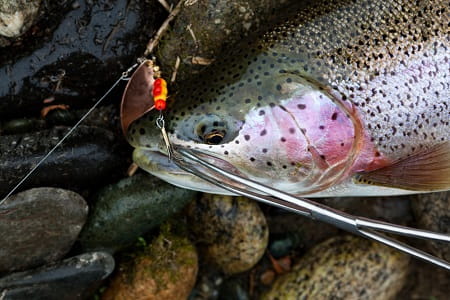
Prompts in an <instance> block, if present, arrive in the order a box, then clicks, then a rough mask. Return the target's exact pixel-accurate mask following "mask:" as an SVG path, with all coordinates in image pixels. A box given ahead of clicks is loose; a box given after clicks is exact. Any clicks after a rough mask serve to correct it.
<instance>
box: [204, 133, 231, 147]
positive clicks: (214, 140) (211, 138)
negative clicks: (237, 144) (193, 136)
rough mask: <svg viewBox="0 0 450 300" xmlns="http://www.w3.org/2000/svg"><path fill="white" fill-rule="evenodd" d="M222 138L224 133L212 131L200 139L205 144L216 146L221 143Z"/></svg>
mask: <svg viewBox="0 0 450 300" xmlns="http://www.w3.org/2000/svg"><path fill="white" fill-rule="evenodd" d="M224 136H225V132H223V131H212V132H210V133H208V134H205V135H204V136H203V138H202V139H203V141H204V142H205V143H207V144H210V145H218V144H220V142H222V141H223V138H224Z"/></svg>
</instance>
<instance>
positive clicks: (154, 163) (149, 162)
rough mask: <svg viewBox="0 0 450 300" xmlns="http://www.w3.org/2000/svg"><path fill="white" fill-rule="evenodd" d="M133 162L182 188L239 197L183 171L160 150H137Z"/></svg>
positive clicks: (134, 152)
mask: <svg viewBox="0 0 450 300" xmlns="http://www.w3.org/2000/svg"><path fill="white" fill-rule="evenodd" d="M133 161H134V162H135V163H136V164H137V165H138V166H139V167H140V168H141V169H143V170H145V171H147V172H149V173H150V174H152V175H153V176H156V177H158V178H160V179H162V180H164V181H166V182H168V183H170V184H173V185H175V186H178V187H181V188H185V189H189V190H194V191H200V192H205V193H211V194H220V195H231V196H235V195H237V194H235V193H232V192H230V191H228V190H226V189H223V188H220V187H218V186H216V185H214V184H211V183H209V182H207V181H205V180H203V179H201V178H200V177H197V176H195V175H193V174H191V173H188V172H186V171H184V170H182V169H181V168H179V167H178V166H177V165H176V164H175V163H174V162H173V161H172V160H169V158H168V157H167V155H165V154H164V153H161V152H159V151H158V150H151V149H145V148H136V149H135V150H134V151H133Z"/></svg>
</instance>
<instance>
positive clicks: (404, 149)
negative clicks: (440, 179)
mask: <svg viewBox="0 0 450 300" xmlns="http://www.w3.org/2000/svg"><path fill="white" fill-rule="evenodd" d="M346 2H348V1H312V3H311V4H310V5H309V7H308V9H307V10H305V11H304V12H300V13H299V14H298V15H297V17H296V18H295V19H294V20H292V21H290V22H288V23H285V24H283V25H281V26H279V27H278V28H276V29H275V30H274V31H272V32H271V33H268V34H266V36H265V39H264V41H263V42H262V43H263V45H264V46H265V47H268V48H269V51H277V52H284V53H289V55H291V56H293V57H299V58H300V59H299V61H300V62H302V63H301V64H300V67H299V70H300V72H301V73H302V75H304V76H305V77H309V78H313V79H314V80H317V81H319V82H320V83H322V84H323V85H324V86H328V87H331V90H330V93H332V94H334V95H338V96H337V97H339V98H340V99H342V100H344V101H351V102H352V103H353V104H354V105H355V106H357V107H359V111H360V113H361V116H362V120H363V123H364V126H365V128H366V129H367V132H368V133H369V134H370V138H371V140H372V141H373V142H374V143H375V144H377V145H378V148H379V150H380V152H382V153H384V154H386V155H388V156H389V157H391V158H394V159H395V158H401V157H405V155H409V154H411V153H413V152H414V151H416V150H418V149H420V148H422V147H429V146H431V145H434V144H436V143H439V142H442V141H448V140H449V139H450V130H449V120H450V100H449V99H450V31H449V22H450V11H449V10H450V2H449V1H442V0H432V1H429V0H428V1H409V0H402V1H393V0H388V1H366V0H362V1H352V2H351V3H347V4H345V3H346ZM355 2H356V3H355ZM336 7H338V8H337V9H336ZM324 12H325V13H324Z"/></svg>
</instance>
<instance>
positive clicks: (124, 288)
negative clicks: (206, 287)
mask: <svg viewBox="0 0 450 300" xmlns="http://www.w3.org/2000/svg"><path fill="white" fill-rule="evenodd" d="M131 257H132V260H129V261H127V262H122V263H121V264H120V265H119V268H118V270H119V271H118V272H117V273H116V275H115V276H114V278H113V279H112V281H111V284H110V286H109V287H108V288H107V290H106V291H105V292H104V293H103V295H102V299H104V300H110V299H136V300H139V299H146V300H152V299H155V300H156V299H186V298H187V297H188V295H189V293H190V292H191V290H192V287H193V286H194V283H195V280H196V276H197V270H198V262H197V260H198V259H197V253H196V250H195V247H194V245H193V244H192V243H191V242H190V241H189V240H188V239H187V238H186V237H185V235H184V234H180V233H178V232H177V231H174V230H173V228H171V227H169V226H167V225H166V226H163V229H162V232H161V234H160V235H159V236H158V237H157V238H156V239H155V240H153V241H152V243H151V244H150V245H149V246H148V247H146V248H145V249H144V250H143V251H141V252H140V253H136V254H134V255H132V256H131Z"/></svg>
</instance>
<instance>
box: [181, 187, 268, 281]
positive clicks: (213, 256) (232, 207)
mask: <svg viewBox="0 0 450 300" xmlns="http://www.w3.org/2000/svg"><path fill="white" fill-rule="evenodd" d="M188 210H189V212H188V215H189V227H190V229H191V230H192V232H193V233H194V235H195V237H196V239H197V241H198V243H199V245H200V246H201V248H202V249H203V252H204V255H205V259H207V260H208V261H211V262H212V263H213V264H215V265H216V266H218V267H219V268H220V270H222V271H223V272H224V273H226V274H236V273H240V272H244V271H246V270H249V269H250V268H252V267H253V266H254V265H255V264H256V263H257V262H258V261H259V260H260V258H261V257H262V256H263V254H264V251H265V250H266V247H267V243H268V236H269V230H268V227H267V223H266V219H265V217H264V214H263V213H262V211H261V209H260V208H259V206H258V205H257V204H256V202H254V201H252V200H249V199H247V198H245V197H231V196H222V195H211V194H203V196H202V197H201V199H198V200H197V201H195V202H193V203H192V204H191V205H190V206H189V209H188Z"/></svg>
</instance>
